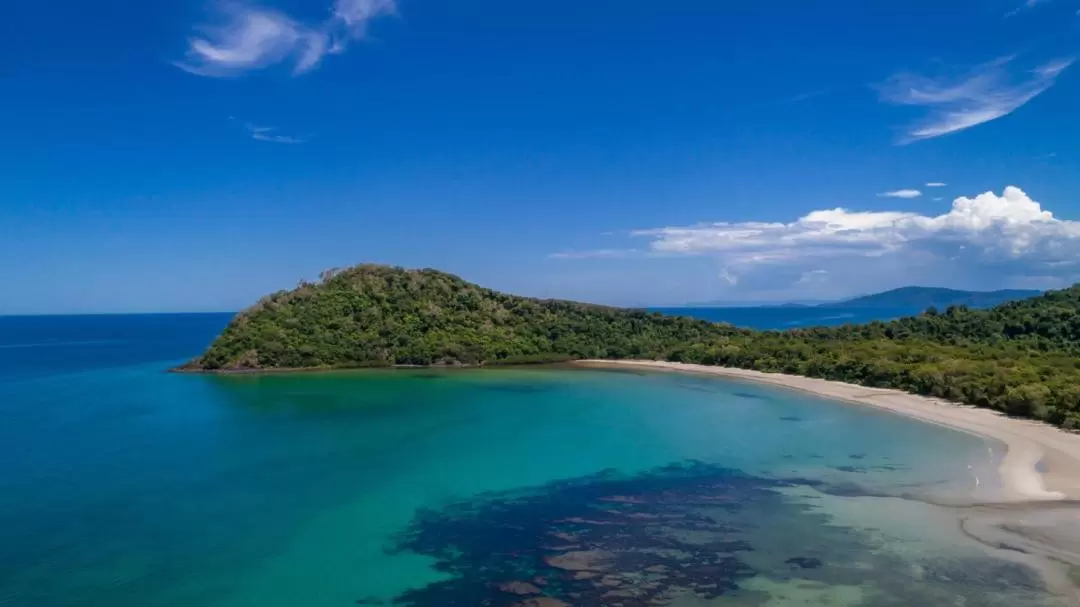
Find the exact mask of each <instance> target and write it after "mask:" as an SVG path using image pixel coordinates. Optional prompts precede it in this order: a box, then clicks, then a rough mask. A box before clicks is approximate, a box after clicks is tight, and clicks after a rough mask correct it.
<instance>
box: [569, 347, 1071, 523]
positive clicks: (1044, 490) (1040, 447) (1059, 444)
mask: <svg viewBox="0 0 1080 607" xmlns="http://www.w3.org/2000/svg"><path fill="white" fill-rule="evenodd" d="M575 364H576V365H577V366H582V367H592V368H609V369H614V368H637V369H648V370H654V371H666V372H678V373H693V374H699V375H710V376H715V377H721V378H725V379H737V380H745V381H752V382H757V383H764V384H770V385H773V386H778V387H782V388H787V389H791V390H797V391H800V392H806V393H809V394H814V395H816V396H822V397H825V398H829V399H833V400H839V401H843V402H848V403H854V404H860V405H869V406H872V407H875V408H877V409H882V410H886V411H891V412H893V413H897V414H900V415H904V416H906V417H910V418H913V419H916V420H919V421H923V422H927V423H933V424H937V425H940V426H945V427H948V428H952V429H954V430H958V431H961V432H967V433H969V434H974V435H977V436H980V437H985V438H990V439H993V440H997V441H999V442H1001V443H1003V444H1004V445H1005V447H1006V453H1005V455H1004V457H1003V458H1002V461H1001V465H1000V467H999V473H1000V475H1001V481H1002V489H1003V491H1004V495H1003V498H1004V499H1005V500H1006V501H1012V502H1032V501H1054V500H1065V499H1069V500H1080V434H1073V433H1070V432H1067V431H1064V430H1061V429H1059V428H1055V427H1054V426H1050V425H1048V424H1044V423H1042V422H1037V421H1031V420H1023V419H1017V418H1011V417H1007V416H1005V415H1003V414H1001V413H999V412H996V411H992V410H989V409H981V408H978V407H972V406H969V405H961V404H957V403H953V402H949V401H945V400H942V399H936V398H930V397H925V396H919V395H916V394H909V393H907V392H903V391H900V390H892V389H886V388H869V387H866V386H860V385H856V384H849V383H844V382H838V381H831V380H826V379H818V378H812V377H803V376H799V375H788V374H783V373H764V372H761V371H751V370H748V369H736V368H730V367H713V366H708V365H696V364H689V363H675V362H665V361H649V360H582V361H578V362H576V363H575Z"/></svg>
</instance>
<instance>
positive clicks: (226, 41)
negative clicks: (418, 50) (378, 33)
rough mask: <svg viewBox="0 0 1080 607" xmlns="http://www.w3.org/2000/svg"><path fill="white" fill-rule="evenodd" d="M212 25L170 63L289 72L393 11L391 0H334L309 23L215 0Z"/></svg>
mask: <svg viewBox="0 0 1080 607" xmlns="http://www.w3.org/2000/svg"><path fill="white" fill-rule="evenodd" d="M218 10H219V12H220V15H219V19H218V24H217V25H204V26H200V27H198V28H196V29H197V31H199V35H198V36H196V37H193V38H191V39H190V40H189V41H188V44H189V46H188V51H187V54H186V56H185V58H184V59H183V60H182V61H177V62H175V65H176V66H177V67H179V68H181V69H183V70H185V71H187V72H190V73H192V74H196V75H199V76H210V77H215V78H222V77H230V76H239V75H241V74H244V73H246V72H249V71H252V70H257V69H262V68H265V67H269V66H271V65H277V64H281V63H289V64H291V65H292V71H293V73H294V74H302V73H304V72H307V71H310V70H312V69H313V68H315V67H316V66H318V65H319V63H320V62H322V59H323V57H325V56H326V55H327V54H330V53H334V54H336V53H341V52H344V51H345V49H346V48H347V47H348V45H349V43H350V42H351V41H353V40H356V39H358V38H362V37H363V36H364V34H365V32H366V28H367V24H368V22H369V21H370V20H372V19H374V18H376V17H378V16H380V15H385V14H390V13H393V12H395V11H396V4H395V0H337V2H336V3H335V5H334V8H333V10H332V12H331V16H330V18H328V19H327V20H325V21H323V22H322V23H319V24H315V25H308V24H304V23H301V22H299V21H297V20H296V19H293V18H292V17H290V16H289V15H286V14H285V13H282V12H280V11H275V10H272V9H266V8H260V7H256V6H252V5H246V4H220V5H218Z"/></svg>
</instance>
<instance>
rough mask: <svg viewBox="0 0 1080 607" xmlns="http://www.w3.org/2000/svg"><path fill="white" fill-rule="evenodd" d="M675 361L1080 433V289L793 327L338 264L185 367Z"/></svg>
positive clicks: (252, 316)
mask: <svg viewBox="0 0 1080 607" xmlns="http://www.w3.org/2000/svg"><path fill="white" fill-rule="evenodd" d="M582 359H610V360H631V359H635V360H661V361H671V362H687V363H697V364H703V365H716V366H723V367H733V368H741V369H751V370H758V371H765V372H778V373H789V374H794V375H803V376H808V377H816V378H822V379H829V380H838V381H845V382H850V383H856V384H862V385H865V386H873V387H881V388H896V389H900V390H904V391H907V392H910V393H914V394H920V395H926V396H934V397H940V398H946V399H949V400H952V401H956V402H961V403H967V404H970V405H975V406H978V407H986V408H991V409H995V410H998V411H1002V412H1005V413H1007V414H1010V415H1015V416H1023V417H1033V418H1036V419H1040V420H1044V421H1047V422H1049V423H1052V424H1056V425H1059V426H1064V427H1068V428H1080V285H1078V286H1074V287H1072V288H1070V289H1066V290H1063V291H1052V292H1048V293H1045V294H1042V295H1039V296H1037V297H1033V298H1029V299H1024V300H1020V301H1012V302H1009V303H1004V304H1001V305H999V306H996V307H993V308H990V309H986V310H976V309H971V308H968V307H966V306H963V305H954V306H950V307H947V308H946V309H944V310H940V311H939V310H935V309H931V310H929V311H928V312H926V313H924V314H921V315H919V316H912V317H907V318H901V319H898V320H894V321H890V322H880V321H878V322H872V323H869V324H866V325H848V326H843V327H831V328H812V329H793V330H789V331H751V330H746V329H738V328H735V327H733V326H731V325H727V324H721V323H712V322H708V321H704V320H696V319H692V318H686V317H680V316H676V315H665V314H660V313H656V312H649V311H645V310H628V309H620V308H612V307H605V306H597V305H591V304H583V303H576V302H568V301H558V300H540V299H533V298H528V297H519V296H515V295H508V294H504V293H499V292H497V291H493V290H490V289H485V288H482V287H480V286H477V285H474V284H472V283H469V282H466V281H464V280H462V279H461V278H458V277H456V276H453V275H450V274H447V273H444V272H440V271H437V270H405V269H401V268H392V267H386V266H376V265H362V266H357V267H355V268H351V269H347V270H343V271H337V272H328V273H325V274H324V275H323V276H322V278H321V279H320V280H319V281H318V282H317V283H303V284H301V285H300V286H299V287H297V288H296V289H293V290H291V291H281V292H278V293H275V294H273V295H270V296H268V297H266V298H264V299H262V300H261V301H260V302H258V303H257V304H255V305H254V306H253V307H251V308H250V309H248V310H245V311H244V312H241V313H240V314H238V315H237V316H236V317H235V318H234V319H233V320H232V322H231V323H230V324H229V326H228V327H227V328H226V329H225V331H224V332H223V333H222V334H221V336H219V337H218V338H217V339H216V340H215V341H214V343H213V344H212V345H211V346H210V348H209V349H208V350H207V351H206V352H205V353H204V354H203V355H202V356H200V357H198V358H196V359H195V360H193V361H191V362H190V363H188V364H186V365H184V366H183V367H181V368H180V369H178V370H179V371H189V372H252V371H280V370H294V369H334V368H357V367H388V366H430V365H453V366H457V365H468V366H481V365H507V364H528V363H549V362H562V361H572V360H582Z"/></svg>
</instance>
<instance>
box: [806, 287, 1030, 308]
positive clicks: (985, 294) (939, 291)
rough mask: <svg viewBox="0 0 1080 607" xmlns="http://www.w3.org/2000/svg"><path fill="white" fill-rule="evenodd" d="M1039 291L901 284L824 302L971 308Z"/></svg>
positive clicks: (841, 305) (855, 305) (844, 305)
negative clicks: (962, 289) (890, 288)
mask: <svg viewBox="0 0 1080 607" xmlns="http://www.w3.org/2000/svg"><path fill="white" fill-rule="evenodd" d="M1041 294H1042V291H1028V290H1020V289H1005V290H1001V291H958V290H956V289H945V288H941V287H902V288H899V289H893V290H891V291H885V292H884V293H877V294H874V295H865V296H863V297H856V298H854V299H848V300H845V301H838V302H835V303H830V304H826V305H827V306H828V307H830V308H862V309H866V308H892V309H900V308H904V309H918V310H928V309H930V308H939V309H945V308H947V307H949V306H968V307H971V308H991V307H993V306H996V305H1000V304H1003V303H1007V302H1010V301H1017V300H1021V299H1028V298H1031V297H1035V296H1037V295H1041Z"/></svg>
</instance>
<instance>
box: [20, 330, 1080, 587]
mask: <svg viewBox="0 0 1080 607" xmlns="http://www.w3.org/2000/svg"><path fill="white" fill-rule="evenodd" d="M227 321H228V316H227V315H181V316H101V317H51V318H49V317H42V318H0V605H5V606H7V605H17V606H27V607H31V606H33V607H76V606H78V607H166V606H168V607H179V606H191V605H200V606H207V607H296V606H304V607H335V606H341V607H347V606H351V605H357V604H358V603H359V604H362V605H391V604H394V605H404V606H423V607H445V606H451V607H452V606H470V607H472V606H476V605H490V606H492V607H500V606H506V607H509V606H510V605H514V604H523V605H541V604H542V603H533V604H530V603H524V601H526V599H528V598H529V597H530V596H538V595H536V594H535V593H541V594H542V595H546V596H549V597H557V598H560V599H561V600H563V601H565V602H566V604H572V605H581V606H593V605H624V606H626V607H630V606H638V605H676V606H683V607H690V606H704V605H718V606H726V605H871V606H878V605H898V606H899V605H971V606H974V605H979V606H997V605H1001V606H1017V605H1021V606H1022V605H1056V604H1068V603H1067V602H1054V600H1055V599H1052V598H1051V597H1050V596H1049V593H1048V591H1047V589H1046V586H1045V582H1044V581H1043V578H1042V577H1040V575H1038V573H1037V570H1036V569H1034V568H1032V567H1030V566H1028V565H1027V564H1025V562H1024V560H1023V559H1022V558H1021V557H1022V556H1023V555H1019V553H1016V552H1015V551H1008V550H995V549H992V548H989V547H987V545H986V543H985V542H981V541H978V540H977V539H975V538H974V537H973V532H972V531H971V530H970V529H969V530H967V531H966V532H962V531H961V518H962V516H961V514H960V513H961V512H963V508H957V507H955V505H956V504H964V503H966V502H970V501H971V499H972V496H976V497H979V498H981V499H992V498H993V495H994V492H995V490H996V483H995V480H994V478H995V475H994V474H993V472H992V470H993V469H994V467H995V466H996V463H997V457H998V454H999V453H1000V451H1001V449H1000V446H999V445H997V444H994V443H990V442H986V441H983V440H981V439H978V438H975V437H972V436H968V435H964V434H960V433H956V432H952V431H949V430H946V429H942V428H938V427H934V426H930V425H922V424H918V423H915V422H913V421H909V420H906V419H902V418H898V417H894V416H891V415H888V414H884V413H880V412H875V411H870V410H866V409H865V408H859V407H853V406H847V405H842V404H836V403H832V402H828V401H824V400H820V399H814V398H809V397H806V396H802V395H799V394H796V393H792V392H786V391H782V390H779V389H774V388H768V387H761V386H756V385H753V384H744V383H733V382H726V381H719V380H712V379H705V378H696V377H689V376H678V375H658V374H636V373H624V372H599V371H573V370H559V369H535V370H513V371H458V372H428V371H408V372H406V371H398V372H389V371H384V372H357V373H338V374H301V375H291V376H244V377H210V376H196V375H171V374H166V373H164V370H165V369H167V368H168V367H170V366H171V365H174V364H176V363H178V362H181V361H182V360H184V359H186V358H188V357H190V356H193V355H195V354H197V353H198V352H199V351H200V350H201V349H202V348H203V347H205V346H206V345H207V344H208V343H209V341H210V340H211V339H212V338H213V336H214V335H215V334H216V333H217V332H218V331H219V330H220V329H221V328H222V327H223V326H224V325H225V324H226V323H227ZM941 503H946V504H952V505H950V506H947V507H945V506H941V505H935V504H941ZM1010 555H1018V556H1016V558H1013V557H1012V556H1010ZM510 582H517V583H516V584H510ZM561 604H562V603H551V604H550V605H551V606H552V607H555V606H556V605H561Z"/></svg>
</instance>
